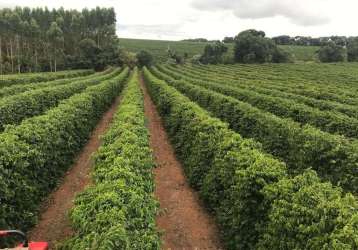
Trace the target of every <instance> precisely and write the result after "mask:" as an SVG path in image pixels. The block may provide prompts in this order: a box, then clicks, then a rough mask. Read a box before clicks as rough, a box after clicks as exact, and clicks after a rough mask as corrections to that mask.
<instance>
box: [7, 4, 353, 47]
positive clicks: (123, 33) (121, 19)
mask: <svg viewBox="0 0 358 250" xmlns="http://www.w3.org/2000/svg"><path fill="white" fill-rule="evenodd" d="M14 6H29V7H44V6H47V7H48V8H58V7H61V6H63V7H64V8H66V9H79V10H80V9H82V8H85V7H87V8H94V7H96V6H101V7H114V8H115V10H116V13H117V34H118V36H119V37H128V38H142V39H160V40H181V39H186V38H198V37H203V38H207V39H220V40H221V39H223V38H224V37H225V36H235V35H236V34H238V33H239V32H240V31H243V30H245V29H251V28H253V29H259V30H263V31H265V32H266V34H267V36H270V37H272V36H278V35H290V36H297V35H302V36H312V37H319V36H330V35H345V36H358V29H357V28H356V24H357V23H358V15H357V14H356V13H355V12H356V10H357V9H358V1H357V0H86V1H76V0H61V1H54V0H52V1H50V0H15V1H14V0H0V8H3V7H14Z"/></svg>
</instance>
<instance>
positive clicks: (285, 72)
mask: <svg viewBox="0 0 358 250" xmlns="http://www.w3.org/2000/svg"><path fill="white" fill-rule="evenodd" d="M285 66H286V65H285ZM318 66H319V65H311V66H309V67H310V68H312V69H313V70H314V72H313V71H312V72H310V74H309V75H305V74H304V71H300V70H299V69H297V67H299V65H295V66H293V67H292V68H290V66H287V67H282V66H281V68H280V71H275V69H274V67H270V66H268V65H259V66H253V65H252V66H246V65H245V67H243V65H235V66H221V65H219V66H213V67H212V66H209V67H195V68H197V69H199V70H202V72H205V71H206V72H208V71H210V72H211V73H213V74H216V75H221V76H223V77H225V76H226V77H230V78H233V79H235V78H239V79H240V80H245V79H252V80H260V82H271V83H274V84H276V85H277V86H284V87H288V86H289V87H290V88H300V89H302V88H303V89H306V90H307V89H311V90H316V91H323V92H325V93H326V92H327V93H333V94H339V95H342V96H345V97H347V98H357V97H358V88H357V85H356V83H355V82H357V78H356V76H354V75H353V74H354V70H353V68H350V69H349V73H348V74H347V73H346V74H344V77H343V76H342V75H339V74H340V73H339V70H337V69H338V68H339V66H338V65H335V66H334V67H332V69H331V70H330V72H324V73H323V74H322V72H319V69H318V70H317V67H318ZM346 66H347V65H346ZM327 76H329V77H327ZM322 79H325V80H324V81H322ZM337 83H339V85H337Z"/></svg>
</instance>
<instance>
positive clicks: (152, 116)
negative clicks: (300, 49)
mask: <svg viewBox="0 0 358 250" xmlns="http://www.w3.org/2000/svg"><path fill="white" fill-rule="evenodd" d="M355 66H356V65H355V64H327V65H321V64H278V65H272V64H264V65H241V64H238V65H211V66H202V65H183V66H173V65H165V64H162V65H156V66H151V67H148V68H147V67H143V68H142V69H138V68H133V69H129V68H126V67H123V68H121V69H118V68H109V69H107V70H105V71H103V72H99V73H93V72H90V71H88V72H85V73H84V71H83V72H82V71H78V72H77V73H76V74H70V73H69V72H68V74H69V75H67V76H66V77H64V78H60V79H53V80H51V79H48V80H44V81H43V82H39V80H38V81H34V82H28V83H19V84H14V85H11V86H8V87H4V88H2V89H0V112H1V116H0V122H1V123H0V125H1V133H0V156H1V157H0V201H1V206H0V227H1V228H18V229H21V230H25V231H26V230H29V229H31V228H32V227H33V226H34V225H35V224H36V221H37V217H38V215H39V214H40V215H44V216H40V222H39V224H38V227H35V229H34V231H33V232H34V234H33V235H34V236H33V237H34V238H35V239H36V240H37V239H39V240H40V238H38V237H41V236H43V235H50V234H51V235H50V236H51V237H48V239H49V240H51V244H52V246H54V245H55V243H56V244H57V243H60V244H59V245H57V246H58V247H59V248H61V249H66V250H67V249H68V250H69V249H79V250H81V249H83V250H85V249H161V248H172V249H181V248H189V249H191V248H198V249H317V250H318V249H352V250H353V249H357V247H358V227H357V225H358V221H357V220H358V203H357V200H356V197H357V193H358V189H357V187H358V136H357V134H358V112H357V108H358V103H357V98H358V71H357V70H356V67H355ZM80 72H82V73H80ZM114 100H116V102H114ZM113 103H114V104H113ZM113 105H115V106H117V107H116V108H115V109H114V106H113ZM109 107H111V110H112V111H111V112H112V114H113V113H114V112H115V115H114V117H113V119H110V120H109V119H107V118H105V119H104V120H106V121H107V124H106V126H105V127H106V129H103V130H99V131H97V129H95V128H96V126H98V125H97V123H98V122H99V121H102V120H103V117H102V116H103V114H104V113H105V111H107V110H108V108H109ZM115 110H116V111H115ZM101 117H102V118H101ZM109 121H111V122H110V123H109ZM107 128H108V129H107ZM94 129H95V130H94ZM93 133H94V134H95V136H96V137H97V138H96V139H95V146H93V147H92V148H91V151H90V152H91V154H92V152H95V153H94V155H93V157H92V158H91V157H90V153H88V152H89V151H88V150H87V149H86V147H85V150H84V151H83V152H82V153H81V151H82V150H83V148H84V146H85V145H86V143H89V144H90V145H92V143H93V138H92V136H93ZM100 134H103V135H102V136H101V135H100ZM86 152H87V153H86ZM82 154H84V156H82ZM77 156H80V157H79V160H78V158H77ZM82 157H84V158H82ZM81 159H84V160H81ZM74 162H76V164H74V167H73V171H74V172H76V171H78V169H82V170H83V172H85V173H90V172H91V175H90V176H88V175H87V176H86V177H85V176H83V175H80V174H79V175H78V179H76V178H77V177H76V176H72V177H71V175H72V174H71V173H72V172H73V171H72V169H71V170H69V168H70V167H71V166H73V163H74ZM81 164H82V165H81ZM76 169H77V170H76ZM67 171H68V172H67ZM66 172H67V174H68V175H69V176H67V174H66ZM63 176H65V178H64V181H63V182H62V181H61V179H62V177H63ZM68 178H69V180H75V179H76V180H78V181H79V183H82V182H85V183H87V184H88V185H87V184H86V185H80V187H79V188H78V189H76V190H78V191H79V193H77V195H76V193H75V192H73V193H71V195H69V196H68V197H71V198H68V199H71V200H68V201H67V200H66V205H65V206H60V205H56V204H59V203H60V202H59V200H57V201H56V202H54V204H51V206H50V207H48V209H49V211H46V210H45V211H39V209H40V207H43V206H41V205H43V201H44V200H46V199H47V197H48V195H49V194H50V193H51V192H52V191H53V190H54V188H56V187H57V190H56V191H55V192H54V193H53V196H55V197H57V192H60V193H61V192H62V191H61V190H67V188H68V185H69V181H68ZM50 197H52V196H51V195H50ZM59 197H62V199H64V198H63V197H65V194H60V195H59ZM73 197H75V198H74V199H73V200H72V198H73ZM56 209H62V210H61V211H60V212H58V215H59V217H61V218H58V220H59V221H61V222H53V225H58V224H56V223H64V225H60V226H59V227H58V228H61V229H59V230H58V232H57V231H56V230H52V231H51V233H46V226H45V225H46V223H51V221H52V220H51V218H48V217H46V216H47V215H48V214H54V212H53V211H57V210H56ZM51 211H52V212H51ZM66 214H69V218H67V217H66V216H65V215H66ZM66 218H67V220H66ZM54 221H55V220H54ZM66 223H67V224H66ZM49 228H50V227H49ZM36 229H38V230H36ZM54 231H56V232H54ZM36 232H39V233H38V234H36ZM56 234H58V235H56ZM59 235H61V236H59ZM65 236H66V237H68V238H67V239H64V238H65ZM44 237H45V236H44ZM56 239H60V240H61V242H55V240H56ZM0 244H1V243H0Z"/></svg>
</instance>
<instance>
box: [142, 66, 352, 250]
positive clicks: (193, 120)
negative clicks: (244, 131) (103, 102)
mask: <svg viewBox="0 0 358 250" xmlns="http://www.w3.org/2000/svg"><path fill="white" fill-rule="evenodd" d="M144 78H145V80H146V83H147V86H148V89H149V92H150V94H151V96H152V99H153V101H154V102H155V104H156V106H157V109H158V111H159V113H160V114H161V116H162V120H163V122H164V125H165V127H166V130H167V132H168V135H169V137H170V139H171V141H172V144H173V146H174V148H175V152H176V154H177V156H178V158H179V159H180V160H181V162H182V163H183V166H184V171H185V173H186V175H187V177H188V179H189V181H190V183H191V184H192V185H193V186H194V187H196V188H197V189H198V191H199V193H200V196H201V198H202V199H203V200H204V201H205V203H206V204H207V206H208V208H209V209H211V210H212V211H213V213H214V214H215V215H216V218H217V222H218V223H219V225H220V227H221V230H222V234H223V239H224V242H225V243H226V247H227V248H228V249H312V250H316V249H319V250H320V249H356V248H357V247H358V234H357V232H358V231H357V230H358V223H357V222H358V215H357V211H358V204H357V201H356V200H355V199H354V197H353V196H352V195H351V194H346V195H343V194H342V191H341V189H339V188H336V187H332V185H331V184H330V183H325V182H321V181H320V179H319V178H318V177H317V175H316V173H315V172H314V171H312V170H308V171H305V172H304V173H303V174H301V175H297V176H296V177H294V178H289V177H288V175H287V173H286V167H285V165H284V164H283V163H281V162H280V161H278V160H275V159H273V158H272V156H270V155H267V154H265V153H263V152H262V151H261V148H260V145H259V144H258V143H255V142H254V141H252V140H246V139H243V138H242V137H241V136H240V135H239V134H237V133H234V132H233V131H231V130H229V129H228V126H227V124H225V123H223V122H221V121H220V120H218V119H214V118H211V117H210V116H209V114H208V113H207V112H205V111H204V110H202V109H201V108H200V107H199V106H197V105H196V104H194V103H192V102H190V100H189V99H188V98H186V97H184V96H183V95H181V94H179V93H178V92H177V91H176V90H175V89H174V88H173V87H171V86H169V85H167V84H166V83H165V82H163V81H161V80H159V79H158V78H156V77H154V76H153V75H152V74H151V73H150V72H149V71H148V70H147V69H144Z"/></svg>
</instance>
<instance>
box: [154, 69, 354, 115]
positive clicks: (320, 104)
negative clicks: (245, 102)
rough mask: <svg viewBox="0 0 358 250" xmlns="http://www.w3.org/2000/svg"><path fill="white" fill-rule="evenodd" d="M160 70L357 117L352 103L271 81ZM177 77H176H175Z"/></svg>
mask: <svg viewBox="0 0 358 250" xmlns="http://www.w3.org/2000/svg"><path fill="white" fill-rule="evenodd" d="M160 69H161V70H163V69H164V70H168V71H170V72H171V73H172V74H174V73H175V74H176V75H180V76H181V78H179V79H185V80H190V81H191V82H195V79H201V80H205V81H206V80H207V81H210V82H212V83H217V84H220V85H224V86H231V87H235V88H245V89H249V90H252V91H255V92H257V93H260V94H265V95H269V96H272V97H281V98H284V99H289V100H294V101H296V102H298V103H303V104H306V105H308V106H311V107H314V108H318V109H320V110H323V111H326V110H329V111H334V112H339V113H342V114H345V115H348V116H351V117H354V118H358V109H357V107H355V106H353V105H348V104H342V103H339V102H334V101H329V100H318V99H315V98H312V97H307V96H302V95H297V94H292V93H287V92H285V91H280V90H276V89H273V88H274V87H275V85H276V83H272V84H266V85H264V86H263V85H262V84H253V83H252V82H249V81H237V80H236V81H235V80H230V79H227V78H225V77H224V76H223V78H220V79H219V78H218V77H211V76H208V74H201V73H200V72H197V71H192V70H186V69H185V68H184V67H173V66H166V67H160ZM176 79H178V78H176Z"/></svg>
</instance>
